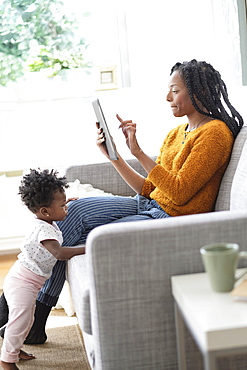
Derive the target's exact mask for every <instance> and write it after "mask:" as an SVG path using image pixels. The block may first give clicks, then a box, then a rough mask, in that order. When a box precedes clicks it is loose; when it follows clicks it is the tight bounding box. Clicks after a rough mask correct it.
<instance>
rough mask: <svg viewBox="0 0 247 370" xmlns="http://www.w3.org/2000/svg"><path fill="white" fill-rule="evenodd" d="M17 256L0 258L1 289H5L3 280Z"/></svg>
mask: <svg viewBox="0 0 247 370" xmlns="http://www.w3.org/2000/svg"><path fill="white" fill-rule="evenodd" d="M16 257H17V254H12V255H6V256H5V255H4V256H0V289H2V288H3V280H4V278H5V276H6V275H7V272H8V271H9V269H10V267H11V266H12V265H13V263H14V262H15V261H16Z"/></svg>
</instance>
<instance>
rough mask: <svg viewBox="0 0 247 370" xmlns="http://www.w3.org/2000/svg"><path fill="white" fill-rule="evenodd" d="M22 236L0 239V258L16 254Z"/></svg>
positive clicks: (18, 250)
mask: <svg viewBox="0 0 247 370" xmlns="http://www.w3.org/2000/svg"><path fill="white" fill-rule="evenodd" d="M23 238H24V236H23V235H21V236H13V237H9V238H0V256H3V255H6V254H7V255H11V254H17V253H19V252H20V247H19V245H20V243H21V241H22V240H23Z"/></svg>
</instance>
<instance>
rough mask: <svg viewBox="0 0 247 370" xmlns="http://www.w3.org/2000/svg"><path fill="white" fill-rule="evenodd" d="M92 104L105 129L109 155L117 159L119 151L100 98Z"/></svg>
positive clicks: (100, 124)
mask: <svg viewBox="0 0 247 370" xmlns="http://www.w3.org/2000/svg"><path fill="white" fill-rule="evenodd" d="M92 104H93V108H94V112H95V114H96V117H97V122H99V126H100V128H102V129H103V133H104V134H105V144H106V149H107V152H108V155H109V157H110V159H111V160H113V161H116V160H117V159H118V156H117V152H116V150H115V146H114V143H113V141H112V138H111V135H110V132H109V129H108V126H107V123H106V120H105V117H104V114H103V111H102V108H101V105H100V102H99V99H96V100H94V101H93V103H92Z"/></svg>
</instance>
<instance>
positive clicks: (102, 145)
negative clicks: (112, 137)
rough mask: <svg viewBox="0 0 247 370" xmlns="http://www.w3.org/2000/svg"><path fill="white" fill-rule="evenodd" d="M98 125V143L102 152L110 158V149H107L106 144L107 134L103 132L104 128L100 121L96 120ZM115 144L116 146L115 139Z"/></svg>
mask: <svg viewBox="0 0 247 370" xmlns="http://www.w3.org/2000/svg"><path fill="white" fill-rule="evenodd" d="M96 126H97V129H98V130H97V133H98V137H97V140H96V144H97V145H98V147H99V148H100V150H101V152H102V153H103V154H104V155H105V156H106V157H107V158H108V159H109V155H108V151H107V149H106V144H105V135H104V133H103V130H102V128H100V127H99V122H96ZM113 144H114V146H115V143H114V141H113ZM115 150H116V146H115ZM116 151H117V150H116Z"/></svg>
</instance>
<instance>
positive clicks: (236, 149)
mask: <svg viewBox="0 0 247 370" xmlns="http://www.w3.org/2000/svg"><path fill="white" fill-rule="evenodd" d="M246 140H247V127H246V126H244V127H243V128H242V130H241V131H240V133H239V134H238V136H237V138H236V140H235V142H234V145H233V149H232V154H231V158H230V162H229V164H228V167H227V169H226V172H225V174H224V176H223V178H222V181H221V185H220V189H219V193H218V197H217V201H216V204H215V211H228V210H230V203H231V197H232V199H236V191H237V189H236V187H237V185H236V183H235V185H234V188H235V190H234V194H232V195H231V192H232V186H233V180H234V182H235V173H236V179H238V180H236V181H238V182H239V176H240V177H241V178H242V176H241V175H240V172H242V171H243V169H242V167H243V166H242V165H241V167H238V163H239V161H240V158H241V162H244V161H245V162H247V150H246V145H247V144H245V142H246ZM244 147H245V150H244V149H243V148H244ZM246 168H247V167H246Z"/></svg>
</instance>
